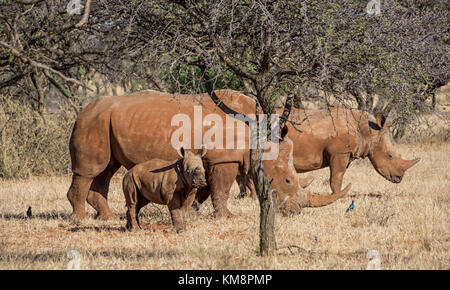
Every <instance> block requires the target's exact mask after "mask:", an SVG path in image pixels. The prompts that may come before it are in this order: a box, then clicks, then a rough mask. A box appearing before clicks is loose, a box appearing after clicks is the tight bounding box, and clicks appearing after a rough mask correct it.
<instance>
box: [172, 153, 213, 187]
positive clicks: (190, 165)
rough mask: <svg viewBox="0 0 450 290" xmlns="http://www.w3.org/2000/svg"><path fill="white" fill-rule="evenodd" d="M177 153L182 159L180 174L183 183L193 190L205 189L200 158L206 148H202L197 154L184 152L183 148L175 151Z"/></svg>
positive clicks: (203, 169) (203, 171)
mask: <svg viewBox="0 0 450 290" xmlns="http://www.w3.org/2000/svg"><path fill="white" fill-rule="evenodd" d="M177 152H178V155H180V157H181V158H182V161H181V167H182V168H181V174H183V178H184V181H185V182H186V183H187V184H188V185H190V186H192V187H193V188H203V187H205V186H206V177H205V168H204V167H203V161H202V157H203V156H205V154H206V152H207V149H206V147H204V146H202V148H201V149H199V150H198V152H197V153H193V152H190V151H185V150H184V148H183V147H181V148H180V149H179V150H177Z"/></svg>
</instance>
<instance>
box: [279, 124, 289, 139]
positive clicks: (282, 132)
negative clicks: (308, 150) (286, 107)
mask: <svg viewBox="0 0 450 290" xmlns="http://www.w3.org/2000/svg"><path fill="white" fill-rule="evenodd" d="M288 133H289V129H288V127H287V126H286V125H284V127H283V129H281V134H280V136H281V141H283V140H284V138H285V137H286V136H287V134H288Z"/></svg>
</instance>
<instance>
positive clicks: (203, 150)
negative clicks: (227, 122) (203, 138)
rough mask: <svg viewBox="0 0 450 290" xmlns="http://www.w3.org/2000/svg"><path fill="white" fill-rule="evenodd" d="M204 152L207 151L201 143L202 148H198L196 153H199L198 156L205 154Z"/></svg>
mask: <svg viewBox="0 0 450 290" xmlns="http://www.w3.org/2000/svg"><path fill="white" fill-rule="evenodd" d="M206 152H208V149H206V146H205V145H202V148H201V149H199V150H198V154H200V157H203V156H205V155H206Z"/></svg>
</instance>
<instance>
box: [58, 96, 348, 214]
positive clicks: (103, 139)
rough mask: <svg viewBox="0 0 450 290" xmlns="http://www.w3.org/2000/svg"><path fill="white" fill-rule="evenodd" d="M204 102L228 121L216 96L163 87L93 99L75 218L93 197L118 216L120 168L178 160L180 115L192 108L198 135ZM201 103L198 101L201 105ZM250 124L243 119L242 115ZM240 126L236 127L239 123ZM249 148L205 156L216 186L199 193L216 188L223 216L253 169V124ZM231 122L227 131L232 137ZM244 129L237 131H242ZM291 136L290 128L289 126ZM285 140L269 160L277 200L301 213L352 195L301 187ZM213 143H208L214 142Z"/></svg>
mask: <svg viewBox="0 0 450 290" xmlns="http://www.w3.org/2000/svg"><path fill="white" fill-rule="evenodd" d="M216 95H217V96H218V98H219V99H220V101H221V102H223V103H224V104H226V105H227V106H228V107H229V108H231V109H233V110H235V111H236V112H239V113H242V114H244V115H249V114H252V113H254V112H255V107H256V106H255V102H254V101H253V100H252V99H251V98H249V97H247V96H245V95H243V94H240V93H238V92H235V91H231V90H219V91H216ZM199 105H201V108H202V112H201V113H202V116H203V118H205V116H206V115H208V114H210V113H215V114H217V115H218V116H220V118H221V119H222V120H223V124H226V115H225V113H223V111H222V110H221V109H219V108H218V107H217V106H216V105H215V103H214V102H213V101H212V100H211V98H210V96H209V95H208V94H199V95H177V94H176V95H172V94H167V93H161V92H157V91H143V92H138V93H134V94H130V95H125V96H115V97H106V98H99V99H97V100H94V101H93V102H91V103H90V104H89V105H88V106H87V107H86V108H85V109H84V110H83V111H82V112H81V113H80V114H79V115H78V118H77V120H76V123H75V125H74V129H73V132H72V136H71V139H70V154H71V160H72V171H73V177H72V184H71V186H70V188H69V191H68V193H67V197H68V199H69V201H70V203H71V205H72V207H73V216H74V217H75V218H77V219H81V218H84V217H85V215H86V213H85V201H86V200H87V202H88V203H89V204H90V205H91V206H93V207H94V208H95V209H96V210H97V212H98V216H97V218H100V219H109V218H116V217H115V215H114V214H113V213H112V211H111V210H110V208H109V207H108V204H107V196H108V187H109V181H110V180H111V177H112V176H113V175H114V173H115V172H116V171H117V170H118V168H119V167H120V166H121V165H123V166H124V167H126V168H127V169H130V168H132V167H133V166H135V165H136V164H139V163H142V162H145V161H146V160H150V159H154V158H158V159H163V160H174V159H176V158H177V155H176V153H175V152H176V151H175V150H174V148H173V147H172V145H171V136H172V133H173V132H174V131H175V130H177V129H178V128H179V125H178V126H172V125H171V121H172V118H173V116H174V115H176V114H180V113H181V114H185V115H186V116H188V117H189V118H190V120H191V121H192V122H193V123H192V124H191V128H192V134H191V140H192V141H193V140H194V131H195V130H197V131H198V130H202V126H201V125H200V126H199V124H197V125H195V119H194V111H195V109H194V106H199ZM197 108H198V107H197ZM236 122H240V123H242V124H243V122H241V121H236ZM233 126H234V125H233ZM243 126H244V127H245V130H246V131H247V132H246V134H245V136H246V138H245V145H246V146H245V148H243V149H215V148H209V147H208V152H207V153H206V155H205V157H204V158H203V159H204V164H205V169H206V179H207V183H208V185H207V186H206V187H205V188H203V189H199V190H198V191H197V200H198V201H199V202H200V203H201V202H203V201H204V200H205V199H206V198H207V197H208V196H209V194H211V199H212V203H213V206H214V209H215V214H216V216H230V215H231V213H230V211H229V210H228V208H227V200H228V197H229V190H230V188H231V185H232V183H233V181H234V180H235V179H236V176H237V175H238V172H239V173H240V175H247V174H248V172H249V171H250V170H249V167H250V164H249V163H250V162H249V159H250V153H249V146H248V143H249V142H248V135H249V134H248V127H246V126H245V125H243ZM225 127H226V126H224V128H223V130H224V131H223V136H226V132H225ZM237 132H238V130H234V138H235V144H236V138H237V137H236V136H237V134H238V133H237ZM284 132H285V134H287V130H284ZM284 137H285V138H283V139H282V141H281V142H280V143H279V156H278V159H276V160H266V161H265V163H264V166H265V168H266V171H267V176H268V178H269V180H272V189H273V190H274V196H275V198H274V200H275V203H276V204H277V205H278V207H279V208H280V209H281V210H283V211H288V212H298V211H299V209H300V208H301V207H304V206H323V205H326V204H329V203H331V202H333V201H335V200H336V199H337V198H340V197H341V196H342V195H343V194H345V193H346V192H347V191H348V189H349V187H347V188H346V189H345V190H343V191H342V192H338V193H336V194H333V195H330V196H318V195H314V194H311V193H309V192H307V191H305V190H304V189H302V188H301V186H300V183H299V180H298V177H297V174H296V172H295V168H294V163H293V155H292V152H293V143H292V141H291V140H290V139H289V138H288V137H287V136H284ZM206 145H207V144H206Z"/></svg>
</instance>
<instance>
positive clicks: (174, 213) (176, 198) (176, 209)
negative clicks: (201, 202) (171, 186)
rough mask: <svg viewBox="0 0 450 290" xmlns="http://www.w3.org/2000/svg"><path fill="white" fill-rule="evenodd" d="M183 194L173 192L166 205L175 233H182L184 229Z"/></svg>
mask: <svg viewBox="0 0 450 290" xmlns="http://www.w3.org/2000/svg"><path fill="white" fill-rule="evenodd" d="M183 194H184V193H180V192H175V193H174V195H173V198H172V200H171V201H170V202H169V204H168V207H169V212H170V216H171V218H172V224H173V226H174V227H175V230H176V231H177V233H180V232H183V231H184V230H185V229H186V226H185V224H184V218H183V199H182V195H183Z"/></svg>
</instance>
